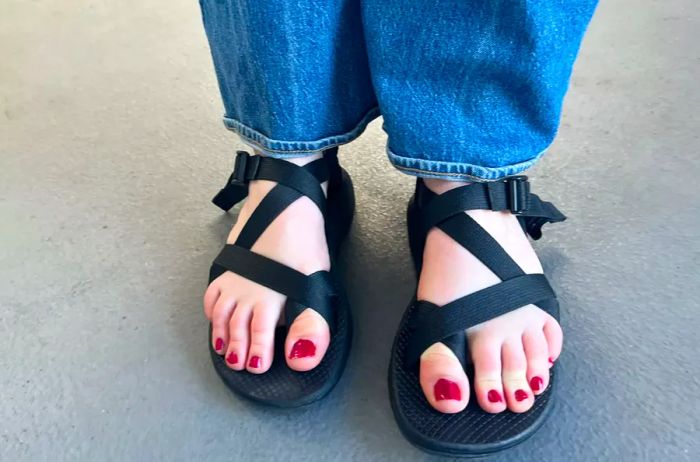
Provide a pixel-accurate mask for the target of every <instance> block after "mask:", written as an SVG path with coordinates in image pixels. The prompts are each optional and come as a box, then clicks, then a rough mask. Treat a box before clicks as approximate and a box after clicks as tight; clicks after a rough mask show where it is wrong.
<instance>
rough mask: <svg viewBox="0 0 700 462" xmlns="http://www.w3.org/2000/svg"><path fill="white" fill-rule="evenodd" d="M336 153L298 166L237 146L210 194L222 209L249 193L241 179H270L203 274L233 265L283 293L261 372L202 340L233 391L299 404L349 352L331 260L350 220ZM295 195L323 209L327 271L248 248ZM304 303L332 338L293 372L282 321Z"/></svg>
mask: <svg viewBox="0 0 700 462" xmlns="http://www.w3.org/2000/svg"><path fill="white" fill-rule="evenodd" d="M337 152H338V148H337V147H336V148H332V149H328V150H326V151H324V156H323V158H321V159H318V160H315V161H313V162H311V163H309V164H307V165H305V166H303V167H299V166H297V165H294V164H292V163H290V162H286V161H283V160H279V159H273V158H270V157H262V156H251V155H250V154H248V153H247V152H244V151H239V152H238V153H237V156H236V163H235V168H234V171H233V173H232V174H231V176H230V178H229V180H228V182H227V184H226V186H225V187H224V188H223V189H222V190H221V191H220V192H219V193H218V194H217V195H216V197H214V199H213V201H212V202H213V203H214V204H215V205H217V206H218V207H220V208H221V209H223V210H225V211H228V210H229V209H230V208H231V207H233V206H234V205H235V204H236V203H238V202H240V201H241V200H243V199H244V198H245V197H246V196H247V195H248V182H250V181H252V180H269V181H274V182H277V185H276V186H275V187H274V188H273V189H272V190H271V191H270V192H269V193H268V194H267V195H266V196H265V198H264V199H263V200H262V201H261V202H260V205H259V206H258V207H257V208H256V209H255V211H254V212H253V214H252V216H251V217H250V219H249V220H248V222H247V223H246V224H245V226H244V227H243V230H242V231H241V233H240V235H239V236H238V239H237V240H236V242H235V243H234V244H226V245H225V246H224V248H223V250H221V252H220V253H219V255H218V256H217V257H216V259H215V260H214V262H213V264H212V265H211V270H210V273H209V283H211V282H212V281H213V280H214V279H216V278H217V277H218V276H219V275H221V274H223V273H224V272H226V271H232V272H234V273H236V274H238V275H240V276H243V277H245V278H247V279H249V280H251V281H254V282H257V283H258V284H261V285H263V286H265V287H267V288H269V289H272V290H274V291H276V292H279V293H281V294H283V295H285V296H287V301H286V303H285V306H284V316H285V321H286V325H285V326H278V327H277V328H276V331H275V356H274V361H273V363H272V366H271V367H270V369H269V370H268V371H267V372H265V373H264V374H251V373H249V372H247V371H235V370H232V369H230V368H229V367H228V366H227V365H226V362H225V360H224V358H223V356H220V355H219V354H218V353H217V352H216V350H214V348H213V347H212V342H211V341H210V342H209V349H210V352H211V359H212V361H213V362H214V369H216V372H217V373H218V374H219V376H220V377H221V379H222V380H223V381H224V383H225V384H226V385H227V386H228V387H229V388H230V389H231V390H232V391H234V392H235V393H237V394H238V395H240V396H242V397H245V398H248V399H250V400H253V401H256V402H259V403H263V404H267V405H270V406H276V407H298V406H303V405H306V404H310V403H312V402H314V401H316V400H318V399H320V398H322V397H323V396H325V395H326V394H328V392H329V391H330V390H331V389H332V388H333V386H334V385H335V384H336V383H337V382H338V380H339V379H340V376H341V374H342V373H343V369H344V368H345V363H346V361H347V358H348V354H349V352H350V343H351V340H352V320H351V314H350V308H349V305H348V302H347V298H346V296H345V293H344V292H343V290H342V288H341V287H340V284H338V278H337V274H336V269H335V266H336V265H335V259H336V257H337V254H338V250H339V247H340V243H341V242H342V240H343V239H344V237H345V236H346V235H347V233H348V231H349V228H350V223H351V222H352V216H353V211H354V208H355V196H354V192H353V187H352V181H351V180H350V176H349V175H348V173H347V172H346V171H345V170H344V169H343V168H341V167H340V165H339V164H338V158H337ZM325 181H328V195H327V198H326V196H325V195H324V194H323V189H322V188H321V183H323V182H325ZM302 196H307V197H308V198H309V199H311V200H312V201H313V202H314V203H315V204H316V205H317V206H318V208H319V209H320V210H321V213H322V214H323V217H324V219H325V227H326V238H327V241H328V250H329V255H330V259H331V269H330V271H317V272H315V273H313V274H311V275H308V276H307V275H305V274H303V273H301V272H299V271H296V270H294V269H292V268H289V267H287V266H285V265H283V264H281V263H278V262H276V261H274V260H271V259H269V258H266V257H263V256H262V255H258V254H256V253H254V252H252V251H251V250H250V249H251V248H252V247H253V245H254V244H255V241H256V240H257V239H258V238H259V237H260V235H262V233H263V232H264V231H265V229H266V228H267V227H268V226H269V225H270V224H271V223H272V221H273V220H274V219H275V218H276V217H277V216H278V215H279V214H280V213H282V212H283V211H284V210H285V209H286V208H287V207H288V206H289V205H291V204H292V203H293V202H294V201H296V200H297V199H299V198H300V197H302ZM307 307H310V308H312V309H314V310H315V311H316V312H318V313H319V314H320V315H321V316H322V317H323V318H324V319H325V320H326V322H327V323H328V326H329V327H330V332H331V340H330V344H329V346H328V350H327V351H326V354H325V356H324V357H323V360H322V361H321V363H320V364H319V365H318V366H316V367H315V368H314V369H312V370H310V371H306V372H298V371H294V370H292V369H290V368H289V367H288V366H287V364H286V362H285V359H284V357H285V355H284V341H285V337H286V334H287V327H286V326H291V325H292V322H293V321H294V319H296V317H297V316H299V315H300V314H301V313H302V312H303V311H304V310H305V309H306V308H307ZM209 337H210V338H211V325H210V329H209Z"/></svg>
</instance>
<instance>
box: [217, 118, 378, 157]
mask: <svg viewBox="0 0 700 462" xmlns="http://www.w3.org/2000/svg"><path fill="white" fill-rule="evenodd" d="M379 115H380V112H379V107H376V106H375V107H373V108H371V109H370V110H369V111H367V112H366V113H365V115H364V116H363V117H362V119H360V121H359V122H358V123H357V124H356V125H355V126H354V128H352V129H351V130H350V131H347V132H345V133H342V134H340V135H333V136H328V137H326V138H321V139H318V140H314V141H284V140H274V139H272V138H269V137H267V136H265V135H263V134H262V133H260V132H259V131H257V130H255V129H253V128H251V127H249V126H247V125H245V124H243V123H241V122H240V121H238V120H236V119H233V118H230V117H224V126H225V127H226V128H227V129H229V130H231V131H232V132H235V133H237V134H238V135H239V136H240V137H241V138H242V139H243V142H245V143H246V144H248V145H250V146H252V147H253V148H255V149H258V150H260V151H261V152H262V153H263V154H265V155H267V156H270V157H276V158H278V159H284V158H287V159H289V158H293V157H303V156H308V155H311V154H315V153H317V152H319V151H323V150H325V149H329V148H332V147H335V146H340V145H342V144H347V143H349V142H351V141H353V140H354V139H356V138H357V137H359V136H360V135H361V134H362V133H363V132H364V131H365V129H366V128H367V125H368V124H369V123H370V122H371V121H373V120H374V119H376V118H377V117H379Z"/></svg>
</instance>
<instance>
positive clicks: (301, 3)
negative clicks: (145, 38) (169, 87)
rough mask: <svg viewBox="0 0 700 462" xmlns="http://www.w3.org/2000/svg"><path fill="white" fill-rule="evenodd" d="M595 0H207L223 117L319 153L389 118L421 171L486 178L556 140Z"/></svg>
mask: <svg viewBox="0 0 700 462" xmlns="http://www.w3.org/2000/svg"><path fill="white" fill-rule="evenodd" d="M596 3H597V2H596V0H432V1H424V0H414V1H409V0H200V4H201V8H202V16H203V21H204V27H205V30H206V33H207V38H208V40H209V45H210V48H211V53H212V57H213V61H214V68H215V70H216V75H217V79H218V82H219V88H220V91H221V95H222V99H223V103H224V109H225V115H224V124H225V126H226V127H227V128H229V129H230V130H232V131H234V132H236V133H238V134H239V135H240V136H241V137H242V138H243V140H244V141H245V142H247V143H248V144H250V145H252V146H254V147H255V148H256V149H258V150H259V151H261V152H263V153H265V154H267V155H270V156H273V157H279V158H285V157H294V156H302V155H308V154H310V153H314V152H317V151H319V150H323V149H326V148H329V147H332V146H337V145H341V144H344V143H348V142H350V141H352V140H353V139H355V138H356V137H358V136H359V135H360V134H361V133H362V131H363V130H364V129H365V127H366V126H367V124H368V123H369V122H370V121H371V120H372V119H374V118H376V117H378V116H379V115H381V116H383V118H384V126H383V127H384V130H385V131H386V132H387V134H388V140H389V141H388V144H387V154H388V157H389V160H390V162H391V163H392V164H393V165H394V166H396V167H397V168H398V169H400V170H402V171H404V172H406V173H409V174H413V175H416V176H421V177H431V178H441V179H453V180H473V181H487V180H496V179H499V178H503V177H506V176H509V175H514V174H517V173H520V172H522V171H524V170H525V169H527V168H528V167H530V166H532V165H533V164H534V163H535V162H536V161H537V160H538V159H539V158H540V157H541V156H542V154H543V153H544V152H545V150H546V149H547V147H548V146H549V145H550V144H551V142H552V141H553V139H554V137H555V135H556V132H557V128H558V126H559V120H560V115H561V107H562V101H563V98H564V95H565V93H566V90H567V87H568V84H569V78H570V75H571V70H572V66H573V63H574V60H575V58H576V54H577V52H578V49H579V46H580V43H581V39H582V36H583V34H584V32H585V29H586V27H587V25H588V22H589V21H590V18H591V16H592V14H593V11H594V9H595V6H596Z"/></svg>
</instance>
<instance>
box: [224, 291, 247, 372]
mask: <svg viewBox="0 0 700 462" xmlns="http://www.w3.org/2000/svg"><path fill="white" fill-rule="evenodd" d="M252 315H253V309H252V308H251V307H250V306H249V305H244V304H240V303H239V304H238V305H237V306H236V309H235V310H234V311H233V316H231V320H230V321H229V324H228V331H229V344H228V350H227V351H226V364H227V365H228V367H230V368H231V369H235V370H237V371H240V370H243V369H244V368H245V364H246V358H247V354H248V344H249V343H250V336H249V331H250V319H251V317H252Z"/></svg>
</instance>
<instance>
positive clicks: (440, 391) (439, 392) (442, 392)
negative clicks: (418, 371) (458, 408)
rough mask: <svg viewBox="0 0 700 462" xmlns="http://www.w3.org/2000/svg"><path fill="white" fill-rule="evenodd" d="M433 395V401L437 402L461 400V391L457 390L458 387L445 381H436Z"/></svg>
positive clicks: (449, 381)
mask: <svg viewBox="0 0 700 462" xmlns="http://www.w3.org/2000/svg"><path fill="white" fill-rule="evenodd" d="M433 393H435V399H436V400H438V401H442V400H444V399H454V400H456V401H459V400H461V399H462V391H461V390H460V389H459V385H457V384H456V383H454V382H452V381H451V380H447V379H440V380H438V381H437V383H435V387H434V389H433Z"/></svg>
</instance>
